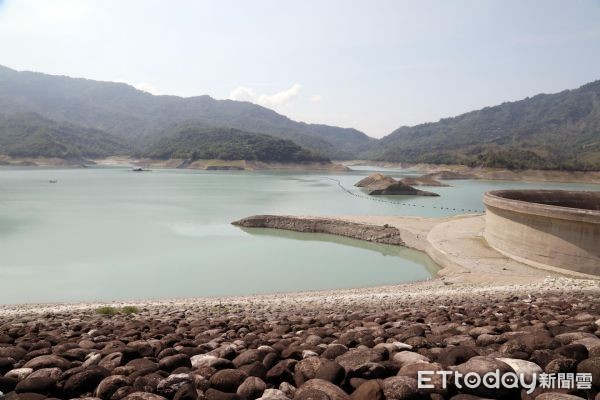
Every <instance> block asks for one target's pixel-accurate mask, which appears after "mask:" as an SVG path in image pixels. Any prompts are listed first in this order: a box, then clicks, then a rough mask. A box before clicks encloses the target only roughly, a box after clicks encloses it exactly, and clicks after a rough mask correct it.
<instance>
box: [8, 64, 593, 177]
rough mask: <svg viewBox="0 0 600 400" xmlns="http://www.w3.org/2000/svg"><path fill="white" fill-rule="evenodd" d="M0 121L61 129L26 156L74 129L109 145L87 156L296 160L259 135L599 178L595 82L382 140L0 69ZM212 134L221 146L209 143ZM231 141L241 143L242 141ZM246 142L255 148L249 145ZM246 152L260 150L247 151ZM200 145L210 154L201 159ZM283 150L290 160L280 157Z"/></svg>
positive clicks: (391, 155)
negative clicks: (6, 117)
mask: <svg viewBox="0 0 600 400" xmlns="http://www.w3.org/2000/svg"><path fill="white" fill-rule="evenodd" d="M0 112H2V113H5V114H11V113H19V114H20V115H21V117H19V119H20V121H21V122H24V121H23V120H22V119H23V117H22V115H23V113H36V114H39V115H38V116H36V117H35V118H34V119H33V120H32V121H31V124H34V125H35V124H37V125H38V126H37V132H40V131H44V129H41V127H40V126H39V125H40V124H43V123H42V122H40V121H41V120H40V118H41V117H40V115H41V116H42V117H43V118H46V119H48V121H49V120H54V121H60V122H54V121H50V122H49V123H50V126H51V129H50V131H49V132H52V135H49V134H46V135H38V136H36V138H37V139H36V140H35V141H34V143H32V142H27V143H29V145H28V146H32V147H31V149H32V150H31V153H32V154H33V153H36V152H38V153H39V151H40V149H43V148H46V147H44V146H43V145H41V144H40V143H42V140H41V139H40V138H44V140H50V138H52V141H53V142H54V143H61V146H62V147H60V149H59V148H56V149H55V148H54V147H52V146H50V147H48V149H52V152H53V154H59V153H60V152H61V151H63V152H64V151H66V150H65V147H68V146H67V145H68V140H71V139H67V136H65V137H64V138H61V141H59V140H58V139H59V137H58V136H57V134H58V132H61V131H65V132H71V134H72V135H73V134H74V131H73V127H74V126H79V128H80V130H79V131H78V132H79V133H80V134H81V133H83V132H93V134H92V133H90V136H91V140H96V138H98V137H100V135H108V136H106V137H107V138H109V137H110V139H107V140H108V142H107V143H106V145H105V146H100V144H99V143H97V142H94V143H95V144H94V145H93V146H92V148H94V149H96V150H97V154H98V155H104V154H108V153H110V151H124V150H123V149H126V148H128V147H129V149H131V151H132V153H133V154H146V155H148V154H153V155H156V156H160V157H164V156H165V154H172V155H174V154H182V152H185V151H187V150H186V146H187V145H188V144H189V145H191V146H192V147H194V148H195V149H196V151H198V152H199V153H197V154H196V155H197V156H200V154H204V155H207V154H214V150H215V149H216V148H218V149H220V150H219V151H222V152H223V153H222V154H226V153H227V152H228V151H231V152H233V151H241V149H245V150H244V151H247V154H248V155H249V156H250V157H259V155H258V154H259V153H260V154H261V155H260V157H262V158H264V156H265V155H264V154H263V153H262V152H263V150H264V148H273V149H275V148H278V149H279V148H280V147H279V146H283V148H287V150H285V151H284V152H283V153H281V154H296V153H294V151H292V149H291V147H289V146H290V145H291V143H289V142H281V141H275V140H271V139H272V138H269V140H267V137H265V136H264V135H269V136H272V137H276V138H280V139H288V140H291V141H293V142H294V143H295V144H296V145H299V146H302V147H304V148H306V149H309V150H312V152H306V151H305V152H304V153H302V151H300V150H299V151H300V152H298V153H297V154H304V155H305V156H307V157H309V158H310V157H317V158H319V157H321V158H332V159H372V160H385V161H396V162H413V163H447V164H466V165H471V166H489V167H500V168H508V169H525V168H534V169H569V170H600V81H596V82H592V83H589V84H587V85H584V86H582V87H580V88H578V89H574V90H566V91H563V92H560V93H555V94H540V95H537V96H534V97H531V98H527V99H524V100H521V101H515V102H507V103H503V104H501V105H498V106H494V107H486V108H483V109H481V110H477V111H472V112H468V113H465V114H462V115H459V116H457V117H454V118H445V119H442V120H440V121H439V122H436V123H427V124H421V125H416V126H413V127H406V126H404V127H401V128H399V129H397V130H396V131H394V132H392V133H391V134H390V135H388V136H386V137H384V138H383V139H381V140H376V139H373V138H370V137H368V136H366V135H365V134H364V133H362V132H360V131H357V130H355V129H344V128H338V127H333V126H327V125H318V124H305V123H302V122H296V121H292V120H291V119H289V118H287V117H285V116H283V115H280V114H277V113H276V112H274V111H272V110H269V109H267V108H264V107H261V106H258V105H255V104H252V103H248V102H239V101H231V100H215V99H213V98H211V97H209V96H198V97H188V98H183V97H177V96H154V95H152V94H149V93H146V92H143V91H140V90H137V89H135V88H133V87H131V86H129V85H126V84H123V83H114V82H99V81H93V80H88V79H79V78H70V77H66V76H54V75H46V74H41V73H34V72H18V71H15V70H12V69H9V68H6V67H1V66H0ZM44 123H45V122H44ZM186 126H187V127H194V132H196V133H203V135H202V136H198V135H196V134H194V135H192V134H191V133H189V132H190V131H185V129H183V128H182V127H186ZM173 127H179V128H177V129H175V128H173ZM67 128H68V129H67ZM61 129H62V130H61ZM19 132H20V133H19ZM25 132H26V131H23V130H21V131H19V130H17V131H16V133H14V135H16V137H20V139H19V141H17V142H15V144H14V145H12V144H11V143H7V142H6V141H5V142H4V143H5V144H4V146H5V147H4V149H8V147H6V146H7V145H9V144H10V145H11V146H10V151H15V148H16V149H21V150H19V151H20V152H21V153H24V152H26V151H25V147H19V146H21V144H22V143H24V142H23V140H22V139H23V138H24V137H25V136H24V133H25ZM104 132H106V133H104ZM185 132H188V133H185ZM215 132H220V134H223V135H226V137H224V138H223V140H221V142H220V143H217V142H218V141H217V138H216V136H215V135H216V133H215ZM228 132H229V133H228ZM46 133H48V132H46ZM251 133H254V134H257V135H256V136H252V135H251ZM4 135H5V136H6V132H5V133H4ZM111 135H112V136H111ZM227 135H230V136H227ZM231 135H234V136H235V135H237V136H235V137H233V136H231ZM239 135H246V136H243V139H242V136H239ZM248 135H250V136H252V137H253V138H254V139H256V138H262V139H261V140H256V141H252V140H250V139H249V138H250V136H248ZM76 136H77V138H75V137H74V136H69V138H73V140H77V142H76V143H78V144H77V145H74V146H73V148H69V149H68V151H66V152H67V153H69V154H71V153H77V152H80V153H81V152H82V151H83V148H82V147H81V146H80V145H79V144H81V143H82V142H81V141H82V138H81V137H80V136H81V135H79V134H78V135H76ZM15 140H16V139H15ZM28 140H32V139H28ZM38 142H39V143H38ZM126 143H127V144H126ZM242 143H245V144H243V145H242ZM250 143H252V144H253V145H256V146H259V145H260V146H266V147H260V149H259V148H257V149H249V146H251V145H250ZM284 143H285V146H284V145H283V144H284ZM200 145H206V146H208V147H207V149H206V150H202V149H200V148H199V147H198V146H200ZM161 146H164V151H161V149H160V147H161ZM270 146H273V147H270ZM286 146H287V147H286ZM61 149H62V150H61ZM96 150H94V151H92V152H96ZM288 150H289V151H290V152H291V153H286V151H288ZM301 150H302V149H301ZM4 151H8V150H4ZM303 151H304V150H303ZM107 152H108V153H107ZM89 156H91V154H90V155H89Z"/></svg>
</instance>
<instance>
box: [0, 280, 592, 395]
mask: <svg viewBox="0 0 600 400" xmlns="http://www.w3.org/2000/svg"><path fill="white" fill-rule="evenodd" d="M599 295H600V288H599V287H598V285H597V282H590V281H578V280H572V279H566V278H557V279H548V280H547V281H546V282H543V283H541V284H536V285H529V286H510V287H509V286H506V287H496V288H486V287H474V286H456V285H449V286H448V285H446V284H444V283H443V282H441V281H439V280H434V281H429V282H422V283H419V284H413V285H400V286H389V287H383V288H371V289H368V288H367V289H355V290H343V291H330V292H312V293H311V292H309V293H297V294H285V295H283V294H281V295H265V296H255V297H244V298H242V297H240V298H227V299H225V298H224V299H195V300H192V299H190V300H176V301H155V302H139V303H137V304H136V305H137V307H138V308H139V310H136V311H135V312H134V313H133V314H128V315H126V314H117V315H114V316H104V315H99V314H98V313H97V312H96V308H97V307H98V305H93V304H88V305H47V306H39V305H38V306H33V305H32V306H4V307H0V374H1V377H0V391H2V392H4V396H5V398H6V399H28V400H29V399H31V400H37V399H43V398H61V399H69V398H78V397H82V398H92V397H93V398H99V399H103V400H109V399H121V398H126V399H130V400H139V399H142V400H145V399H148V400H162V399H175V400H184V399H185V400H188V399H208V400H238V399H240V400H253V399H257V398H260V399H265V400H267V399H268V400H288V399H294V400H309V399H310V400H349V399H352V400H371V399H372V400H396V399H398V400H400V399H444V398H452V399H456V400H459V399H475V398H498V399H511V398H515V399H518V398H524V399H530V398H531V399H533V398H537V399H570V398H588V399H594V397H595V396H596V394H597V392H598V390H599V389H600V337H599V336H600V327H599V324H600V320H599V318H600V300H599ZM495 369H499V370H500V371H502V372H508V371H517V372H523V373H524V374H526V375H528V376H531V375H532V374H533V373H538V374H539V373H541V372H543V371H545V372H547V373H575V372H580V373H581V372H584V373H589V374H591V376H592V379H593V381H592V382H593V383H592V386H591V388H590V389H589V390H582V389H576V388H572V389H567V388H565V389H554V390H548V389H540V388H538V389H536V390H535V391H534V392H533V393H532V394H526V393H525V390H519V389H507V388H499V389H486V388H483V387H478V388H474V389H468V388H464V389H462V390H459V389H458V388H457V387H456V386H453V385H451V386H449V387H446V388H444V387H443V386H442V384H441V380H440V379H434V380H433V386H434V387H433V388H429V389H419V388H418V387H417V380H416V378H417V374H418V371H419V370H431V371H437V370H454V371H457V372H461V373H466V372H469V371H476V372H479V373H481V374H484V373H485V372H488V371H493V370H495ZM548 392H552V393H554V394H550V393H548ZM561 393H562V394H561ZM567 393H568V395H567ZM569 396H578V397H569ZM598 398H600V396H597V397H596V399H598Z"/></svg>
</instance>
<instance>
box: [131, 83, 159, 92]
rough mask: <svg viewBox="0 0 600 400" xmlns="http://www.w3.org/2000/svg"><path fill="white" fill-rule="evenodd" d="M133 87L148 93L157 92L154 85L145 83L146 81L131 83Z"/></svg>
mask: <svg viewBox="0 0 600 400" xmlns="http://www.w3.org/2000/svg"><path fill="white" fill-rule="evenodd" d="M133 87H135V88H136V89H138V90H141V91H143V92H147V93H150V94H158V89H156V87H155V86H152V85H151V84H149V83H146V82H141V83H138V84H137V85H133Z"/></svg>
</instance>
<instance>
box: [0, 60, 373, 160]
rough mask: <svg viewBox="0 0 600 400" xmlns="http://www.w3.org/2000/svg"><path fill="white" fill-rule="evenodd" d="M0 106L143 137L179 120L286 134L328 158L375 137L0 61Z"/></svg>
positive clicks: (241, 105)
mask: <svg viewBox="0 0 600 400" xmlns="http://www.w3.org/2000/svg"><path fill="white" fill-rule="evenodd" d="M0 110H2V112H4V113H22V112H35V113H38V114H40V115H42V116H44V117H47V118H51V119H54V120H57V121H66V122H70V123H73V124H78V125H82V126H87V127H92V128H96V129H100V130H103V131H106V132H108V133H111V134H114V135H116V136H119V137H122V138H125V139H127V140H129V141H131V142H132V143H133V144H136V145H137V144H140V143H148V142H149V141H152V140H154V139H157V137H158V136H159V135H160V133H161V132H164V131H165V130H167V129H168V128H170V127H172V126H174V125H175V124H179V123H182V122H186V121H187V122H197V123H202V124H205V125H211V126H219V127H228V128H234V129H239V130H243V131H246V132H256V133H263V134H268V135H273V136H276V137H280V138H284V139H291V140H293V141H294V142H296V143H297V144H299V145H301V146H303V147H306V148H308V149H312V150H314V151H317V152H319V153H320V154H322V155H324V156H327V157H331V158H352V157H353V156H354V154H356V153H357V152H360V151H361V150H362V149H364V148H368V147H369V144H370V143H374V142H376V140H375V139H373V138H370V137H368V136H367V135H365V134H364V133H362V132H360V131H358V130H356V129H351V128H338V127H333V126H327V125H319V124H306V123H303V122H296V121H293V120H291V119H289V118H287V117H285V116H283V115H280V114H278V113H276V112H275V111H272V110H269V109H267V108H264V107H261V106H258V105H256V104H252V103H248V102H239V101H232V100H215V99H213V98H211V97H209V96H196V97H188V98H183V97H178V96H155V95H152V94H150V93H146V92H143V91H140V90H137V89H135V88H133V87H132V86H129V85H127V84H124V83H115V82H101V81H94V80H89V79H82V78H70V77H66V76H55V75H46V74H42V73H37V72H26V71H25V72H19V71H15V70H13V69H10V68H7V67H2V66H0Z"/></svg>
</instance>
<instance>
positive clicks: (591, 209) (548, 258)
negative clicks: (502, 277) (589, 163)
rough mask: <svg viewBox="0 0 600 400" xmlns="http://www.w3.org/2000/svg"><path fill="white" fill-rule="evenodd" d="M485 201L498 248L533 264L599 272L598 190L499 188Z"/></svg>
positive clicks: (489, 233) (488, 233)
mask: <svg viewBox="0 0 600 400" xmlns="http://www.w3.org/2000/svg"><path fill="white" fill-rule="evenodd" d="M483 202H484V204H485V206H486V217H485V218H486V221H485V233H484V236H485V239H486V241H487V242H488V244H489V245H490V246H491V247H493V248H494V249H495V250H497V251H499V252H501V253H503V254H504V255H506V256H508V257H511V258H513V259H515V260H517V261H520V262H523V263H526V264H529V265H532V266H534V267H541V268H546V269H555V268H560V269H567V270H570V271H575V272H580V273H584V274H591V275H600V192H571V191H563V190H496V191H491V192H487V193H486V194H485V195H484V197H483Z"/></svg>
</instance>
